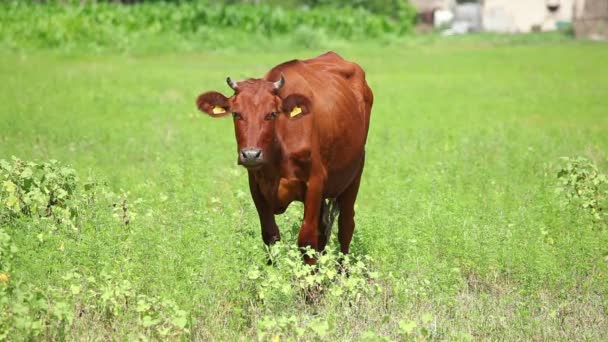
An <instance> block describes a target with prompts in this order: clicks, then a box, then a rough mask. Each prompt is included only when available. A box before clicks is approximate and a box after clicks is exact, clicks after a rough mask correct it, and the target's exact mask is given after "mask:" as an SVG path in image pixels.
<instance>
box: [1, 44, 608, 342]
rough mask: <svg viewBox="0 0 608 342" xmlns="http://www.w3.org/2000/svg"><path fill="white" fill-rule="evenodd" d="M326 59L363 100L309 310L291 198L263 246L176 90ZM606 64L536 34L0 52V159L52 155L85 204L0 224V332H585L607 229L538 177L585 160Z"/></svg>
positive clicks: (226, 168) (187, 95) (578, 336)
mask: <svg viewBox="0 0 608 342" xmlns="http://www.w3.org/2000/svg"><path fill="white" fill-rule="evenodd" d="M327 49H335V50H336V52H338V53H340V54H342V55H343V57H345V58H347V59H350V60H354V61H357V62H358V63H359V64H361V65H362V66H363V67H364V69H365V70H366V72H367V78H368V82H369V83H370V86H371V88H372V89H373V91H374V93H375V103H374V108H373V112H372V122H371V130H370V134H369V140H368V144H367V164H366V167H365V171H364V176H363V181H362V186H361V190H360V193H359V197H358V201H357V207H356V208H357V216H356V222H357V228H356V230H355V237H354V242H353V245H352V248H351V250H352V252H353V255H354V256H355V259H352V264H353V265H352V268H353V274H352V275H351V277H350V278H340V276H338V275H335V274H333V273H331V269H332V267H335V265H334V261H335V258H336V257H337V256H336V252H335V249H334V250H332V251H330V252H329V253H328V254H327V257H325V259H324V262H326V263H327V265H326V267H325V268H324V269H323V270H324V271H323V272H324V273H323V272H322V273H321V274H318V275H316V276H317V277H325V278H322V279H321V278H319V279H320V280H319V281H318V284H322V285H323V286H325V287H326V289H327V290H326V291H325V292H321V294H318V297H317V298H316V299H315V300H314V301H313V302H312V303H311V301H310V298H309V296H307V295H303V293H302V291H303V290H302V289H305V287H304V286H301V287H298V286H300V285H301V283H302V281H304V282H306V281H310V282H311V284H312V283H315V282H317V280H315V279H312V278H308V279H306V277H307V276H310V272H308V273H307V270H306V269H305V268H304V267H303V266H302V265H299V264H298V263H297V262H294V261H296V260H297V259H298V258H299V256H297V255H295V256H294V250H293V247H292V246H293V245H294V244H295V240H296V236H297V235H296V234H297V229H298V224H299V220H300V217H301V214H302V206H301V204H297V203H296V204H294V205H292V206H291V207H290V209H289V210H288V212H287V213H286V214H285V215H283V216H280V217H279V221H278V223H279V226H280V227H281V232H282V234H283V242H282V244H280V245H279V246H277V248H276V249H273V250H271V251H268V250H267V249H266V248H265V247H264V245H263V243H262V240H261V235H260V228H259V223H258V219H257V213H256V211H255V208H254V206H253V203H252V201H251V199H250V197H249V193H248V188H247V177H246V171H245V170H244V169H242V168H239V167H238V166H237V165H236V153H235V152H236V151H235V146H236V145H235V141H234V133H233V127H232V125H233V124H232V122H231V119H225V120H224V119H216V120H214V119H211V118H209V117H207V116H205V115H203V114H201V113H199V112H197V110H196V108H195V105H194V99H195V98H196V96H197V95H198V94H200V93H201V92H204V91H207V90H219V91H222V92H224V93H225V94H228V93H229V91H228V87H227V86H226V84H225V81H224V80H225V78H226V76H231V77H232V78H233V79H240V78H245V77H261V76H262V75H263V74H264V72H265V71H266V70H267V69H269V68H270V67H272V66H274V65H275V64H278V63H280V62H283V61H285V60H289V59H293V58H309V57H313V56H315V55H317V54H320V53H322V52H325V51H326V50H327ZM606 60H608V47H607V46H606V45H605V44H599V43H592V42H576V41H572V40H570V39H563V38H555V36H551V35H549V36H544V35H541V36H530V37H528V38H514V37H511V38H502V37H496V36H484V35H480V36H472V37H454V38H439V37H435V36H433V37H431V38H415V37H412V38H410V39H404V40H400V41H397V42H393V43H391V44H384V43H379V42H376V43H374V42H362V43H360V44H355V43H350V44H346V43H341V44H338V45H336V46H331V45H329V46H328V45H324V46H321V47H315V48H304V47H298V46H295V47H291V48H289V49H285V48H274V49H273V48H272V47H270V48H267V49H266V48H265V49H259V48H258V49H239V48H237V47H233V48H227V49H210V50H208V51H207V50H197V51H187V52H168V51H165V52H156V53H150V52H145V53H143V52H142V53H136V52H120V51H119V52H112V51H109V52H101V53H99V52H96V53H89V52H87V51H86V50H79V51H71V52H70V53H60V52H57V51H51V50H45V49H33V50H5V51H3V52H2V53H0V75H1V80H2V82H0V102H1V103H2V106H1V107H0V158H1V159H6V160H7V162H8V163H12V161H11V156H16V157H18V158H21V159H22V160H27V161H36V162H44V161H48V160H52V159H54V160H57V161H58V162H59V163H61V165H65V166H68V167H70V168H73V169H74V170H75V172H76V173H77V176H78V180H77V181H75V182H78V186H77V189H78V190H77V191H80V192H83V193H87V191H94V190H86V189H90V187H87V186H85V185H86V184H93V183H95V184H98V185H96V186H97V187H98V189H101V190H99V191H98V193H95V196H99V198H101V199H100V200H98V201H93V202H86V203H88V204H80V205H81V206H82V208H81V209H79V210H82V212H84V214H82V215H81V217H82V218H83V219H80V220H78V223H77V224H75V225H72V226H66V225H65V224H62V222H65V221H61V220H58V221H53V220H51V219H48V218H45V217H39V218H36V217H34V218H30V217H14V216H6V217H3V218H2V226H1V227H2V230H3V231H4V234H5V235H6V236H10V241H9V240H8V239H7V238H6V237H4V238H2V234H0V256H2V257H3V258H4V260H0V267H2V266H4V267H5V268H7V267H8V266H7V265H8V261H7V260H9V259H8V256H10V257H11V259H10V271H6V269H5V270H4V271H6V272H5V273H4V275H5V278H0V282H1V283H2V284H0V288H1V287H3V288H4V290H3V292H2V291H0V294H2V297H1V298H0V306H1V307H2V308H3V309H4V314H0V337H4V338H7V339H9V340H21V339H24V338H27V337H28V336H38V338H42V339H68V340H72V339H78V340H80V339H96V340H97V339H101V340H117V339H118V340H123V339H124V340H127V339H132V338H141V339H177V338H182V339H189V340H251V339H260V340H271V339H272V340H277V338H278V340H289V339H294V340H374V341H375V340H409V339H411V340H418V339H421V340H488V339H490V340H597V341H599V340H606V339H608V229H607V228H606V220H608V218H606V217H605V216H598V217H599V219H598V218H596V217H593V215H590V213H589V210H587V209H588V208H589V207H588V206H587V207H586V208H583V207H581V206H578V205H573V204H572V203H575V202H567V201H565V198H566V197H565V196H564V191H565V190H562V191H561V192H560V191H559V190H560V186H562V185H563V184H562V183H560V179H559V178H558V172H559V170H560V169H562V168H564V167H566V168H567V165H566V164H567V163H568V161H565V160H563V159H560V158H561V157H572V158H574V157H579V156H582V157H586V158H587V159H588V160H589V162H588V163H590V164H592V165H595V166H596V167H597V169H598V170H599V171H598V172H599V173H603V174H606V173H608V159H607V154H606V151H607V150H608V97H607V94H608V65H607V64H606ZM66 172H67V171H66ZM67 173H69V172H67ZM600 183H601V181H598V184H600ZM600 185H601V184H600ZM562 189H563V187H562ZM598 189H599V188H598ZM5 190H6V186H5ZM597 191H600V190H597ZM596 195H597V196H598V197H597V198H600V202H598V204H597V205H596V207H597V208H600V209H601V208H602V206H604V207H603V208H605V202H601V201H602V200H605V198H603V199H602V198H601V193H600V192H598V193H597V194H596ZM107 198H109V199H108V200H106V199H107ZM6 203H7V202H4V204H3V205H7V204H6ZM83 203H84V202H83ZM91 203H92V204H91ZM600 214H601V215H604V213H603V212H600ZM335 239H336V236H335V231H334V236H333V237H332V245H334V246H335V243H336V241H335ZM7 241H8V242H7ZM2 243H4V244H2ZM10 246H13V248H12V249H11V248H10ZM3 253H4V254H3ZM297 253H299V252H297ZM297 253H296V254H297ZM269 254H270V255H271V256H273V257H276V258H277V260H278V262H277V265H276V266H266V259H267V257H268V255H269ZM332 265H333V266H332ZM0 271H3V270H2V269H0ZM328 272H329V273H328ZM9 273H10V279H9V277H8V275H9ZM338 278H340V279H341V280H335V281H334V279H338ZM332 289H333V290H332ZM334 290H335V291H334ZM0 339H2V338H0Z"/></svg>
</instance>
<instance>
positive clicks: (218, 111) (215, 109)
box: [212, 106, 226, 114]
mask: <svg viewBox="0 0 608 342" xmlns="http://www.w3.org/2000/svg"><path fill="white" fill-rule="evenodd" d="M212 112H213V114H224V113H226V110H225V109H224V108H222V107H220V106H215V107H213V110H212Z"/></svg>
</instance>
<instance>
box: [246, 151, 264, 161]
mask: <svg viewBox="0 0 608 342" xmlns="http://www.w3.org/2000/svg"><path fill="white" fill-rule="evenodd" d="M241 157H242V160H243V161H245V162H259V161H260V159H262V149H260V148H244V149H242V150H241Z"/></svg>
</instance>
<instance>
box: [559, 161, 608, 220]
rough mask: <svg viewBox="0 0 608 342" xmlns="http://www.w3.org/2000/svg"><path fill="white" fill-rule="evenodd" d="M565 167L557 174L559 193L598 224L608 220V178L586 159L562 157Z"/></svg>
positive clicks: (568, 202) (566, 201)
mask: <svg viewBox="0 0 608 342" xmlns="http://www.w3.org/2000/svg"><path fill="white" fill-rule="evenodd" d="M561 159H562V161H563V166H561V168H560V170H559V171H558V172H557V178H558V181H559V186H558V187H557V189H556V191H557V193H560V194H562V195H563V196H564V201H565V203H566V204H570V205H574V206H577V207H580V208H582V209H583V210H585V211H587V212H588V213H589V214H591V216H592V217H593V218H594V219H595V220H596V221H598V222H605V221H606V220H607V218H608V212H606V209H607V208H608V176H607V175H606V174H604V173H601V172H600V171H599V169H598V167H597V165H596V164H595V163H593V162H592V161H590V160H589V159H587V158H585V157H576V158H569V157H562V158H561Z"/></svg>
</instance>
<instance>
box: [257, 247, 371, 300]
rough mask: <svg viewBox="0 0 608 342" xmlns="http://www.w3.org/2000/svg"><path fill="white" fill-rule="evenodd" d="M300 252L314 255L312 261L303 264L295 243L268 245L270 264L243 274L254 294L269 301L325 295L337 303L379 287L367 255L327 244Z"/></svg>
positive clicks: (366, 294) (355, 297) (369, 293)
mask: <svg viewBox="0 0 608 342" xmlns="http://www.w3.org/2000/svg"><path fill="white" fill-rule="evenodd" d="M304 254H305V255H306V256H307V257H312V258H316V263H315V264H314V265H308V264H306V263H304V262H303V261H302V252H301V251H300V250H299V249H298V248H297V247H295V246H292V245H289V244H284V243H281V242H279V243H277V244H275V245H273V246H272V247H270V248H269V249H268V257H269V259H270V260H272V263H273V267H267V266H253V267H251V269H250V270H249V272H248V274H247V277H248V278H249V279H250V280H251V281H252V284H253V287H254V292H255V294H256V297H257V298H258V299H260V300H262V301H264V302H265V303H267V304H272V303H273V302H278V303H280V302H283V301H284V300H286V298H290V299H299V300H302V301H306V302H311V301H312V302H318V301H319V300H320V299H321V298H322V296H323V295H325V294H327V295H329V296H330V297H332V298H335V299H339V300H340V301H341V302H348V301H355V302H356V301H359V300H360V299H361V298H362V296H373V295H374V294H377V293H379V292H381V290H382V289H381V287H380V285H379V284H378V283H377V282H376V279H377V278H378V273H377V272H373V271H371V269H370V264H371V262H372V259H371V257H369V256H357V255H353V254H348V255H344V254H341V253H335V250H334V248H333V247H331V246H328V247H327V248H326V250H325V252H324V253H318V252H316V251H314V250H312V249H310V248H307V249H306V250H305V252H304Z"/></svg>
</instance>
